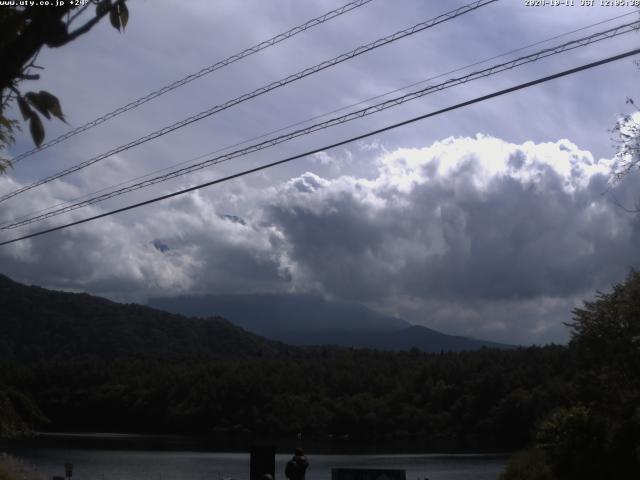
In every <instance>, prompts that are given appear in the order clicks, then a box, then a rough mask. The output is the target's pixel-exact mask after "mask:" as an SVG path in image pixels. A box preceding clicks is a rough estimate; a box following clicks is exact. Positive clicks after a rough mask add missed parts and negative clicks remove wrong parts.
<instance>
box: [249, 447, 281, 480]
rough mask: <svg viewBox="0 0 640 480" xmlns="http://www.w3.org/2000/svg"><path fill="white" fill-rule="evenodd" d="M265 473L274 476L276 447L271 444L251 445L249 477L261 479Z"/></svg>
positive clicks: (255, 479)
mask: <svg viewBox="0 0 640 480" xmlns="http://www.w3.org/2000/svg"><path fill="white" fill-rule="evenodd" d="M265 474H269V475H271V478H276V447H274V446H273V445H260V446H254V447H251V460H250V465H249V477H250V479H251V480H262V479H263V477H264V475H265Z"/></svg>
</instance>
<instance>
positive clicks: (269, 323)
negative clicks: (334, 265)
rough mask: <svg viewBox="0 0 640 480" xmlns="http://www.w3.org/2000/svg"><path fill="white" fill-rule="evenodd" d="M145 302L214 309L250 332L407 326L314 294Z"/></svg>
mask: <svg viewBox="0 0 640 480" xmlns="http://www.w3.org/2000/svg"><path fill="white" fill-rule="evenodd" d="M148 303H149V305H150V306H152V307H154V308H158V309H160V310H165V311H167V312H172V313H179V314H181V315H188V316H190V317H208V316H211V315H212V312H215V315H220V316H222V317H224V318H229V319H231V322H232V323H234V324H236V325H238V326H240V327H242V328H244V329H246V330H249V331H251V332H254V333H257V334H259V335H264V336H267V337H273V336H274V335H275V336H276V337H279V336H280V335H286V334H288V333H290V332H304V333H307V334H309V333H319V332H360V331H376V332H377V331H396V330H400V329H402V328H407V327H408V326H410V324H409V323H407V322H405V321H404V320H400V319H399V318H394V317H391V316H387V315H382V314H380V313H378V312H374V311H373V310H371V309H369V308H367V307H365V306H363V305H360V304H357V303H347V302H332V301H328V300H325V299H324V298H322V297H320V296H316V295H308V294H303V295H300V294H271V293H261V294H252V295H201V296H180V297H165V298H152V299H150V300H149V302H148Z"/></svg>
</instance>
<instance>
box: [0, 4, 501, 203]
mask: <svg viewBox="0 0 640 480" xmlns="http://www.w3.org/2000/svg"><path fill="white" fill-rule="evenodd" d="M497 1H499V0H476V1H474V2H472V3H469V4H467V5H464V6H461V7H458V8H456V9H454V10H451V11H449V12H446V13H444V14H442V15H439V16H437V17H435V18H432V19H430V20H427V21H425V22H420V23H417V24H415V25H413V26H412V27H409V28H406V29H404V30H400V31H397V32H395V33H393V34H391V35H388V36H386V37H383V38H380V39H378V40H375V41H373V42H371V43H368V44H366V45H362V46H360V47H358V48H356V49H354V50H351V51H350V52H347V53H343V54H341V55H338V56H337V57H334V58H332V59H330V60H326V61H324V62H321V63H319V64H317V65H314V66H313V67H308V68H306V69H304V70H301V71H300V72H298V73H295V74H293V75H289V76H287V77H285V78H283V79H280V80H277V81H275V82H272V83H270V84H268V85H266V86H263V87H260V88H258V89H256V90H254V91H252V92H250V93H246V94H243V95H241V96H239V97H236V98H234V99H232V100H229V101H227V102H225V103H223V104H220V105H216V106H214V107H211V108H210V109H208V110H204V111H202V112H200V113H197V114H195V115H192V116H190V117H187V118H185V119H183V120H181V121H179V122H176V123H173V124H171V125H169V126H166V127H163V128H161V129H159V130H156V131H154V132H152V133H149V134H148V135H145V136H144V137H140V138H138V139H136V140H134V141H132V142H129V143H127V144H124V145H121V146H119V147H116V148H113V149H111V150H109V151H107V152H105V153H102V154H100V155H97V156H95V157H92V158H91V159H89V160H86V161H84V162H81V163H79V164H76V165H74V166H71V167H69V168H66V169H64V170H62V171H60V172H58V173H55V174H53V175H50V176H48V177H46V178H44V179H41V180H38V181H36V182H33V183H31V184H29V185H26V186H24V187H21V188H19V189H17V190H13V191H11V192H9V193H6V194H4V195H2V196H0V202H3V201H5V200H8V199H10V198H12V197H14V196H16V195H19V194H21V193H23V192H26V191H28V190H31V189H33V188H36V187H38V186H40V185H44V184H46V183H49V182H52V181H54V180H56V179H58V178H62V177H64V176H66V175H69V174H71V173H74V172H77V171H79V170H82V169H84V168H86V167H88V166H90V165H93V164H95V163H97V162H99V161H101V160H104V159H105V158H108V157H111V156H113V155H115V154H117V153H120V152H123V151H126V150H129V149H131V148H133V147H136V146H138V145H141V144H143V143H146V142H149V141H151V140H155V139H156V138H159V137H161V136H164V135H166V134H168V133H171V132H173V131H175V130H178V129H179V128H182V127H186V126H187V125H191V124H192V123H195V122H197V121H200V120H202V119H204V118H207V117H209V116H211V115H214V114H216V113H218V112H221V111H223V110H226V109H228V108H231V107H233V106H235V105H238V104H240V103H242V102H245V101H247V100H250V99H252V98H255V97H258V96H260V95H263V94H265V93H268V92H271V91H273V90H275V89H277V88H280V87H283V86H285V85H288V84H290V83H292V82H295V81H297V80H300V79H302V78H305V77H307V76H309V75H313V74H315V73H318V72H320V71H322V70H325V69H327V68H329V67H333V66H334V65H337V64H339V63H342V62H344V61H347V60H350V59H352V58H355V57H357V56H359V55H362V54H364V53H366V52H369V51H371V50H375V49H377V48H379V47H382V46H384V45H388V44H390V43H393V42H395V41H397V40H400V39H402V38H405V37H408V36H410V35H414V34H416V33H418V32H421V31H423V30H426V29H428V28H432V27H434V26H436V25H439V24H441V23H443V22H446V21H449V20H453V19H454V18H457V17H460V16H462V15H464V14H466V13H469V12H472V11H474V10H477V9H479V8H481V7H484V6H487V5H489V4H492V3H495V2H497Z"/></svg>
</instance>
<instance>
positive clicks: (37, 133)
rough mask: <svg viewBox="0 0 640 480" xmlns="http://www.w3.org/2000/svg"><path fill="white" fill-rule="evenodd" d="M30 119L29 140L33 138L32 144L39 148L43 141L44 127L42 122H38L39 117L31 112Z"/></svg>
mask: <svg viewBox="0 0 640 480" xmlns="http://www.w3.org/2000/svg"><path fill="white" fill-rule="evenodd" d="M30 118H31V121H30V122H29V129H30V130H31V138H33V143H35V144H36V147H40V145H42V141H43V140H44V127H43V126H42V120H40V117H39V116H38V114H37V113H35V112H31V117H30Z"/></svg>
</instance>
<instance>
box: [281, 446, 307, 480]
mask: <svg viewBox="0 0 640 480" xmlns="http://www.w3.org/2000/svg"><path fill="white" fill-rule="evenodd" d="M307 467H309V461H308V460H307V457H306V456H305V454H304V451H303V450H302V449H301V448H296V450H295V452H294V454H293V458H291V460H289V461H288V462H287V466H286V467H285V469H284V475H285V477H287V478H288V479H289V480H304V475H305V472H306V471H307Z"/></svg>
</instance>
